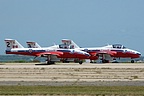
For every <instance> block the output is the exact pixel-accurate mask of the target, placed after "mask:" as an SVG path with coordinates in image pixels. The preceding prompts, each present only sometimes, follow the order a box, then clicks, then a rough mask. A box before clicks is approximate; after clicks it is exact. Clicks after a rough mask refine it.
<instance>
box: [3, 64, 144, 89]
mask: <svg viewBox="0 0 144 96" xmlns="http://www.w3.org/2000/svg"><path fill="white" fill-rule="evenodd" d="M0 74H1V75H0V85H28V86H32V85H45V86H71V85H73V86H76V85H78V86H144V63H134V64H131V63H105V64H102V63H94V64H91V63H83V64H82V65H79V64H77V63H57V64H54V65H46V64H43V63H41V64H38V63H37V64H36V63H0Z"/></svg>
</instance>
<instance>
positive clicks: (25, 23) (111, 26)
mask: <svg viewBox="0 0 144 96" xmlns="http://www.w3.org/2000/svg"><path fill="white" fill-rule="evenodd" d="M6 38H11V39H16V40H18V41H19V42H20V43H21V44H22V45H23V46H24V47H26V43H25V42H26V41H36V42H38V43H39V44H40V45H41V46H51V45H53V44H60V43H61V39H72V40H73V41H74V42H75V43H77V44H78V45H79V46H81V47H100V46H105V45H107V44H122V45H124V46H126V47H128V48H131V49H134V50H137V51H139V52H141V53H142V55H144V42H143V41H144V0H0V43H1V46H0V54H2V55H3V54H5V49H6V46H5V42H4V39H6Z"/></svg>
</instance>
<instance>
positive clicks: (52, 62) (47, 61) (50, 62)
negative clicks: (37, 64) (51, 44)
mask: <svg viewBox="0 0 144 96" xmlns="http://www.w3.org/2000/svg"><path fill="white" fill-rule="evenodd" d="M46 64H48V65H50V64H55V62H54V61H51V57H50V55H48V56H47V60H46Z"/></svg>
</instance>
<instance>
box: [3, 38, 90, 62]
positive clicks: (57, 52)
mask: <svg viewBox="0 0 144 96" xmlns="http://www.w3.org/2000/svg"><path fill="white" fill-rule="evenodd" d="M5 43H6V50H5V52H6V54H17V55H29V56H36V57H37V56H39V57H46V58H47V64H50V63H53V62H52V61H51V57H52V56H56V57H57V58H78V59H79V60H80V61H79V63H80V64H82V59H86V58H89V56H90V54H89V53H87V52H84V51H81V50H78V49H54V48H52V47H43V48H41V47H40V46H39V48H24V47H23V46H22V45H21V44H20V43H19V42H18V41H16V40H14V39H5Z"/></svg>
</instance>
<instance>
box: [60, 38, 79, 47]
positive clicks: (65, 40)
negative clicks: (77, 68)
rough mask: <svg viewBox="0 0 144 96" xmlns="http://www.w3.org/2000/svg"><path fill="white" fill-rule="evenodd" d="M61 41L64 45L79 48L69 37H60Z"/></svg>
mask: <svg viewBox="0 0 144 96" xmlns="http://www.w3.org/2000/svg"><path fill="white" fill-rule="evenodd" d="M62 43H63V44H65V45H69V46H70V48H71V49H74V48H80V47H79V46H78V45H77V44H76V43H74V42H73V41H72V40H70V39H62Z"/></svg>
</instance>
